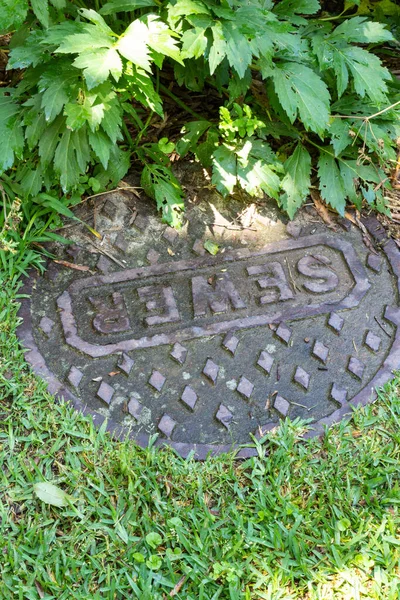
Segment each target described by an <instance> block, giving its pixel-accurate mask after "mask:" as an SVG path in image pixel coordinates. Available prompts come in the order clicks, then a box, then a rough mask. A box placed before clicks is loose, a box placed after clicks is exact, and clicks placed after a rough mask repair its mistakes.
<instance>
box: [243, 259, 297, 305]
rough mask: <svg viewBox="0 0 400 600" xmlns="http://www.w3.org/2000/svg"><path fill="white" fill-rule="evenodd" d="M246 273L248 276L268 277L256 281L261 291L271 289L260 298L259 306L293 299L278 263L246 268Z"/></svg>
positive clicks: (283, 272)
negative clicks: (265, 275)
mask: <svg viewBox="0 0 400 600" xmlns="http://www.w3.org/2000/svg"><path fill="white" fill-rule="evenodd" d="M247 273H248V274H249V275H261V274H263V275H264V274H267V275H269V277H262V278H260V279H256V281H257V283H258V285H259V286H260V288H261V289H263V290H264V289H267V288H272V289H270V290H269V292H268V293H267V294H265V295H264V296H261V298H260V304H269V303H270V302H277V301H279V300H290V299H291V298H294V295H293V292H292V290H291V288H290V286H289V284H288V282H287V279H286V275H285V271H284V270H283V268H282V265H281V264H280V263H278V262H270V263H265V264H264V265H255V266H253V267H247Z"/></svg>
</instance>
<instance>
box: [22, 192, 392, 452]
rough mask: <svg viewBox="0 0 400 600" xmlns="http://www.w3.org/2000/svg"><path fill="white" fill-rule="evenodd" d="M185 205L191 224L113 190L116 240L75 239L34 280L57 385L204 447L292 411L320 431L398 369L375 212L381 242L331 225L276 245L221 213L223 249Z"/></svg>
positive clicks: (42, 367)
mask: <svg viewBox="0 0 400 600" xmlns="http://www.w3.org/2000/svg"><path fill="white" fill-rule="evenodd" d="M118 211H119V212H118ZM121 211H122V212H121ZM146 211H147V212H146ZM117 213H118V214H119V216H118V214H117ZM132 215H133V216H132ZM188 216H189V222H188V224H187V226H186V227H185V228H184V229H183V231H182V232H180V233H179V234H178V233H177V232H175V231H174V230H172V229H170V228H165V225H162V224H161V223H160V222H159V220H158V218H157V217H156V216H153V215H152V214H151V210H150V209H148V208H147V207H146V205H143V206H142V205H140V204H139V210H137V209H135V211H134V212H133V213H132V211H130V212H129V211H127V209H126V206H125V205H122V208H121V205H118V204H115V203H112V202H111V203H110V201H108V202H107V203H106V204H105V205H103V208H102V210H101V213H100V215H99V216H98V223H97V226H98V228H100V229H101V228H103V231H107V224H108V234H107V235H108V236H109V243H110V244H111V245H110V246H109V247H112V249H113V251H112V252H109V251H107V252H106V255H107V256H106V255H104V254H96V253H93V252H88V247H86V248H85V247H82V246H79V245H76V246H72V247H70V248H68V250H67V253H66V254H65V256H64V257H63V260H66V261H67V263H64V264H55V263H52V264H51V266H50V268H49V269H48V271H47V272H46V275H45V276H44V277H31V278H30V279H29V280H28V281H27V283H26V285H25V290H24V292H26V293H29V294H31V297H30V299H26V300H24V301H23V305H22V308H21V313H20V314H21V316H22V317H23V324H22V326H21V327H20V330H19V332H20V337H21V339H22V342H23V344H24V345H25V347H27V348H28V349H29V350H30V352H28V353H27V355H26V356H27V359H28V360H29V361H30V363H31V364H32V365H33V367H34V369H35V371H36V372H38V373H39V374H41V375H42V376H44V377H45V378H46V379H47V380H48V381H49V383H50V390H51V391H52V392H54V393H57V394H58V395H59V396H62V397H64V398H66V399H69V400H70V401H71V402H72V403H73V404H74V405H75V406H76V407H77V408H78V409H80V410H83V411H85V412H86V413H89V414H91V415H92V416H93V418H94V420H95V422H96V423H97V424H99V423H101V422H102V421H103V420H104V418H105V417H107V419H108V423H109V427H110V428H111V429H113V430H114V431H115V430H117V433H118V434H122V435H124V434H126V433H128V432H130V433H131V435H132V436H133V437H134V438H135V439H136V440H137V441H138V442H139V443H140V444H142V445H145V444H146V443H147V440H148V438H149V436H150V435H152V434H155V433H157V434H159V438H158V442H157V443H168V444H170V445H172V446H174V447H175V448H176V449H177V450H178V452H179V453H181V454H182V455H187V454H188V453H189V452H190V451H191V450H194V452H195V454H196V456H197V457H198V458H203V457H205V456H206V455H207V453H209V452H210V451H212V452H221V451H225V450H229V449H230V448H232V445H246V444H251V442H252V437H251V436H252V435H254V436H256V437H259V436H261V435H263V432H265V431H267V430H269V429H271V428H273V427H275V426H276V425H277V424H278V423H279V421H280V419H284V418H285V417H288V416H289V417H290V418H291V419H294V418H296V417H301V418H306V419H313V421H314V424H313V428H314V432H317V433H320V432H321V431H322V429H323V426H324V425H326V424H330V423H333V422H336V421H338V420H340V419H341V418H343V417H344V415H346V414H348V413H349V412H350V409H349V406H350V405H358V404H365V403H367V402H368V401H370V400H371V397H372V390H373V388H374V387H375V386H379V385H382V384H383V383H385V382H386V381H387V380H388V379H389V378H390V376H391V373H392V371H393V369H398V368H400V333H399V331H400V329H399V328H400V309H399V276H400V255H399V251H398V249H397V247H396V245H395V244H394V242H392V241H387V240H386V238H385V234H384V231H383V230H382V229H381V228H380V226H379V224H378V223H377V222H376V221H374V220H371V221H370V222H369V223H367V224H366V225H367V227H368V229H369V232H370V234H371V236H372V237H371V239H373V240H374V242H375V247H376V248H379V251H377V252H374V249H373V247H372V245H371V242H369V243H368V245H365V243H364V241H363V239H362V235H361V233H360V232H359V231H358V230H356V229H355V228H352V229H351V230H350V231H345V230H343V231H340V232H331V231H329V230H328V229H326V228H325V227H323V226H321V225H316V226H315V227H314V229H315V231H314V233H313V234H310V233H309V232H310V227H309V226H308V228H307V227H302V226H301V224H300V225H296V226H293V225H292V227H291V229H290V230H291V232H292V235H293V234H294V235H295V237H290V236H289V235H288V234H285V233H282V231H281V232H280V233H279V236H278V237H280V238H281V239H276V240H275V241H273V242H272V243H269V244H268V245H266V246H265V235H264V234H265V232H264V234H263V230H262V227H261V226H258V225H257V224H255V225H254V226H253V227H251V228H250V227H249V228H248V229H249V231H250V232H251V233H250V237H248V239H247V240H246V239H243V236H244V237H245V233H244V232H243V231H233V233H232V232H230V234H228V233H227V232H225V239H222V241H221V236H222V237H223V228H224V227H225V229H229V228H228V227H227V226H225V225H221V230H220V234H221V235H220V236H219V238H218V239H219V242H220V251H219V252H218V254H217V255H215V256H212V255H210V254H209V253H208V252H207V251H206V250H205V248H204V240H205V239H206V237H207V235H208V233H209V232H210V231H211V230H212V231H213V232H214V234H216V228H218V226H216V225H215V223H213V226H214V229H212V228H211V229H210V228H208V229H207V227H203V229H202V231H200V229H199V222H200V221H199V220H198V222H196V218H195V217H196V215H195V216H194V217H193V220H192V221H191V220H190V212H189V214H188ZM198 216H199V215H197V217H198ZM203 216H204V215H203ZM213 218H215V216H214V217H213ZM264 221H265V219H264ZM115 223H119V224H120V226H119V227H118V226H115V225H114V224H115ZM121 224H122V225H121ZM232 229H233V230H235V228H232ZM263 236H264V237H263ZM217 237H218V236H217ZM243 242H246V243H245V244H243ZM110 257H111V258H110ZM61 263H62V261H61ZM68 263H71V264H74V266H75V268H74V269H72V268H70V267H68ZM82 269H86V270H82ZM252 452H253V449H251V448H246V449H241V450H240V455H242V456H248V455H250V454H252Z"/></svg>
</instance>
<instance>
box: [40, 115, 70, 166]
mask: <svg viewBox="0 0 400 600" xmlns="http://www.w3.org/2000/svg"><path fill="white" fill-rule="evenodd" d="M64 126H65V121H64V119H63V117H61V116H60V117H57V119H56V120H55V121H53V123H51V125H49V126H48V127H47V129H46V131H45V132H44V133H43V135H42V137H41V138H40V140H39V156H40V158H41V162H42V164H43V166H44V167H47V166H48V165H49V164H50V162H51V161H52V160H53V156H54V152H55V150H56V147H57V144H58V141H59V139H60V134H61V132H62V130H63V129H64Z"/></svg>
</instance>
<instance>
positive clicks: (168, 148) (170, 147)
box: [158, 137, 175, 154]
mask: <svg viewBox="0 0 400 600" xmlns="http://www.w3.org/2000/svg"><path fill="white" fill-rule="evenodd" d="M158 147H159V148H160V150H161V152H162V153H163V154H171V152H173V151H174V150H175V144H174V142H169V141H168V138H167V137H163V138H161V139H160V140H158Z"/></svg>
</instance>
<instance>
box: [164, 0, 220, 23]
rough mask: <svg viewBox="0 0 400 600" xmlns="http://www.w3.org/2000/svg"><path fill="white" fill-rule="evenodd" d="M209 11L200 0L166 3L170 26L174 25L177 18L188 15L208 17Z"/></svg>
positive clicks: (180, 0)
mask: <svg viewBox="0 0 400 600" xmlns="http://www.w3.org/2000/svg"><path fill="white" fill-rule="evenodd" d="M208 14H210V11H209V10H208V8H207V7H206V5H205V4H204V3H203V2H200V0H178V1H177V2H176V3H175V4H173V5H172V4H171V3H168V18H169V21H170V22H171V24H172V25H174V26H175V25H176V23H177V22H178V21H179V18H180V17H182V16H184V17H188V16H189V15H208Z"/></svg>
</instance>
